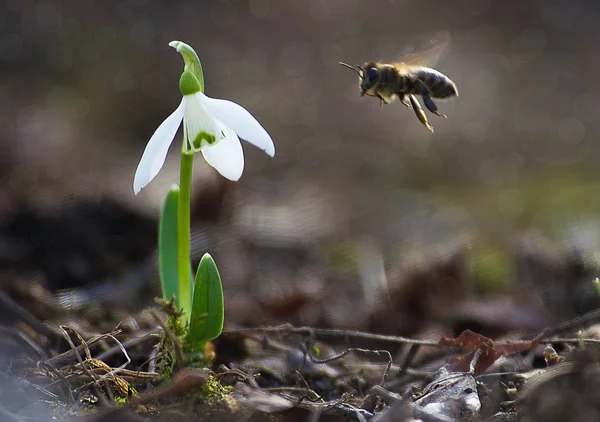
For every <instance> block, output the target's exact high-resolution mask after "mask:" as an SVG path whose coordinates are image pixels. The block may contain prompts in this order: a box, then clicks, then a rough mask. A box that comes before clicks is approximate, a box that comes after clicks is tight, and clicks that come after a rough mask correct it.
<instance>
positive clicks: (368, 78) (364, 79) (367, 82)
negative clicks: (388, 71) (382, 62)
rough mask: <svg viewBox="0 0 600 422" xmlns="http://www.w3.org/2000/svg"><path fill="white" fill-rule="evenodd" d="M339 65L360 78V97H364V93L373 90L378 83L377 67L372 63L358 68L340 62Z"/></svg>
mask: <svg viewBox="0 0 600 422" xmlns="http://www.w3.org/2000/svg"><path fill="white" fill-rule="evenodd" d="M340 64H341V65H342V66H344V67H347V68H348V69H351V70H353V71H355V72H356V73H357V74H358V77H359V78H360V81H359V84H360V95H361V96H362V95H365V93H366V92H367V91H368V90H369V89H371V88H373V87H374V86H375V85H376V84H377V81H379V75H380V73H379V69H377V65H376V64H375V63H374V62H368V63H365V64H364V65H363V67H360V66H356V67H354V66H351V65H349V64H348V63H344V62H340Z"/></svg>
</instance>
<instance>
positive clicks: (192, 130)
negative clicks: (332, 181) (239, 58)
mask: <svg viewBox="0 0 600 422" xmlns="http://www.w3.org/2000/svg"><path fill="white" fill-rule="evenodd" d="M169 45H170V46H171V47H173V48H175V49H177V51H178V52H180V53H181V54H182V55H183V56H184V61H185V63H186V66H185V69H184V72H183V74H182V75H181V79H180V81H179V89H180V91H181V93H182V95H183V99H182V100H181V103H180V104H179V107H177V109H176V110H175V111H174V112H173V113H172V114H171V115H170V116H169V117H167V118H166V119H165V121H164V122H162V123H161V125H160V126H159V127H158V129H156V131H155V132H154V134H153V135H152V137H151V138H150V141H148V145H146V149H145V150H144V154H143V155H142V159H141V160H140V163H139V164H138V167H137V170H136V172H135V177H134V180H133V190H134V192H135V194H136V195H137V194H138V193H139V192H140V191H141V190H142V188H144V187H145V186H146V185H147V184H148V183H150V182H151V181H152V179H154V177H155V176H156V175H157V174H158V172H159V171H160V169H161V168H162V166H163V164H164V162H165V159H166V157H167V152H168V150H169V147H170V145H171V143H172V142H173V138H174V137H175V134H176V133H177V130H178V129H179V126H180V125H181V123H182V122H183V138H184V139H183V142H184V144H183V150H184V151H194V152H198V151H201V152H202V155H203V156H204V159H205V160H206V162H207V163H208V164H210V165H211V166H212V167H214V168H215V169H216V170H217V171H218V172H219V173H220V174H221V175H222V176H224V177H226V178H227V179H229V180H233V181H237V180H238V179H239V178H240V177H241V176H242V172H243V171H244V153H243V150H242V145H241V143H240V139H239V138H242V139H244V140H245V141H247V142H249V143H251V144H252V145H254V146H256V147H258V148H260V149H261V150H263V151H265V152H266V153H267V154H268V155H269V156H270V157H273V156H274V155H275V145H274V144H273V140H272V139H271V137H270V136H269V134H268V133H267V131H266V130H265V129H264V128H263V127H262V126H261V125H260V123H258V121H257V120H256V119H255V118H254V117H253V116H252V115H251V114H250V113H249V112H248V111H247V110H246V109H245V108H244V107H242V106H240V105H239V104H236V103H234V102H231V101H227V100H220V99H216V98H210V97H207V96H206V95H204V93H203V92H202V91H203V89H204V86H203V85H204V80H203V77H202V70H201V68H200V62H199V60H198V59H197V56H196V54H195V52H194V51H193V50H192V49H191V47H189V46H188V45H187V44H184V43H182V42H179V41H173V42H171V43H169ZM190 52H191V53H193V57H195V58H196V60H197V64H196V63H195V62H194V61H193V60H192V59H191V58H190V57H191V53H190ZM186 54H187V56H186ZM193 57H192V58H193ZM194 66H197V67H194ZM198 68H200V69H198Z"/></svg>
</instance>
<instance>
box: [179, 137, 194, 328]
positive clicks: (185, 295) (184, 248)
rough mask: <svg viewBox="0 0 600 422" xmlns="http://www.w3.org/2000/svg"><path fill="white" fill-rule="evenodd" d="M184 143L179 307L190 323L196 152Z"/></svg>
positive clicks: (181, 186)
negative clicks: (192, 218) (191, 215)
mask: <svg viewBox="0 0 600 422" xmlns="http://www.w3.org/2000/svg"><path fill="white" fill-rule="evenodd" d="M185 144H186V143H185V142H184V148H183V150H182V151H181V169H180V173H179V189H180V194H179V217H178V219H177V232H178V233H177V243H178V244H177V253H178V255H179V259H178V271H177V272H178V274H179V289H178V290H179V298H178V299H179V300H178V302H179V307H180V308H183V321H186V322H187V321H188V320H189V318H190V314H191V310H192V296H191V292H192V280H191V278H190V277H191V271H192V270H191V268H192V263H191V260H190V206H191V191H192V169H193V168H194V152H193V151H188V150H187V148H186V145H185Z"/></svg>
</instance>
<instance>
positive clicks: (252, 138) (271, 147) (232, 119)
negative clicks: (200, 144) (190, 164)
mask: <svg viewBox="0 0 600 422" xmlns="http://www.w3.org/2000/svg"><path fill="white" fill-rule="evenodd" d="M203 97H204V98H203V102H204V105H205V106H206V109H207V110H208V112H209V113H210V114H211V115H212V116H213V117H214V118H216V119H217V120H220V121H221V122H223V124H225V125H227V126H229V127H230V128H231V129H233V130H234V132H235V133H237V134H238V136H239V137H240V138H242V139H244V140H245V141H247V142H250V143H251V144H252V145H254V146H256V147H258V148H260V149H262V150H263V151H264V152H266V153H267V154H268V155H269V156H271V157H272V156H274V155H275V144H273V140H272V139H271V137H270V136H269V134H268V133H267V131H266V130H265V128H263V127H262V126H261V125H260V123H258V121H257V120H256V119H255V118H254V117H253V116H252V115H251V114H250V113H249V112H248V110H246V109H245V108H244V107H242V106H241V105H239V104H236V103H234V102H231V101H227V100H219V99H217V98H209V97H207V96H206V95H204V94H203Z"/></svg>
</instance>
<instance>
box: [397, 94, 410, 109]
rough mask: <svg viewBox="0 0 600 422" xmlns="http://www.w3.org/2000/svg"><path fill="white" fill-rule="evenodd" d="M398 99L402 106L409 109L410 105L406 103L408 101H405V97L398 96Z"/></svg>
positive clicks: (402, 95)
mask: <svg viewBox="0 0 600 422" xmlns="http://www.w3.org/2000/svg"><path fill="white" fill-rule="evenodd" d="M398 98H399V99H400V102H401V103H402V104H404V105H405V106H406V107H410V104H409V103H408V101H406V95H404V94H400V95H398Z"/></svg>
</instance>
